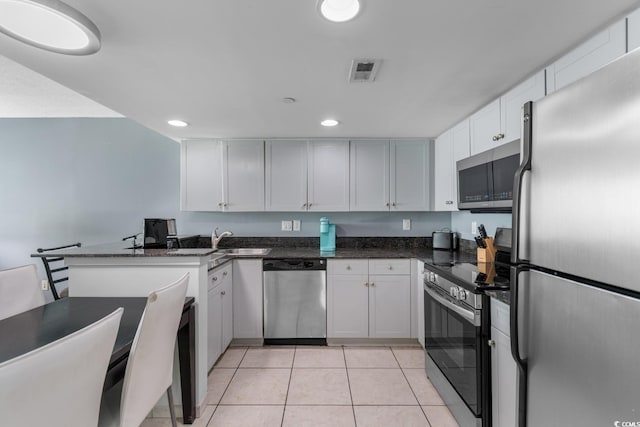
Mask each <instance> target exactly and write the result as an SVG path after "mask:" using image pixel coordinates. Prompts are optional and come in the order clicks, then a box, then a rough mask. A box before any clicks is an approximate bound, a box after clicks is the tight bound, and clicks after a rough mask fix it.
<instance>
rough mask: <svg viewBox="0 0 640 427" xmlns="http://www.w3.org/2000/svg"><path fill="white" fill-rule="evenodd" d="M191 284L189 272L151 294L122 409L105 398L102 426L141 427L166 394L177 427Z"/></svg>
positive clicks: (131, 355)
mask: <svg viewBox="0 0 640 427" xmlns="http://www.w3.org/2000/svg"><path fill="white" fill-rule="evenodd" d="M188 282H189V273H186V274H185V275H184V276H182V277H181V278H180V279H178V280H177V281H175V282H173V283H172V284H170V285H168V286H166V287H164V288H162V289H158V290H157V291H153V292H151V293H150V294H149V297H148V298H147V305H146V307H145V309H144V313H143V314H142V319H141V320H140V324H139V325H138V330H137V331H136V336H135V338H134V339H133V344H132V347H131V352H130V353H129V360H128V361H127V369H126V371H125V374H124V381H123V383H122V394H121V396H120V404H119V407H118V405H117V401H116V402H114V400H116V398H115V397H114V396H109V393H107V394H106V395H105V396H104V397H103V402H102V409H101V413H100V426H111V425H119V426H120V427H138V426H139V425H140V424H141V423H142V421H144V419H145V418H146V416H147V415H148V414H149V412H151V410H152V409H153V407H154V406H155V405H156V403H158V400H160V398H161V397H162V395H163V394H164V393H165V392H166V393H167V398H168V400H169V411H170V413H171V423H172V425H173V426H174V427H175V426H176V414H175V409H174V407H173V394H172V392H171V383H172V382H173V354H174V349H175V342H176V336H177V333H178V325H179V323H180V317H181V315H182V308H183V306H184V299H185V296H186V294H187V283H188ZM114 389H116V387H114Z"/></svg>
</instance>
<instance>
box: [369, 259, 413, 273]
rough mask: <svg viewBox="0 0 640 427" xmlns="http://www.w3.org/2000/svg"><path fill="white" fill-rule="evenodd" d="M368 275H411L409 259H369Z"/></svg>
mask: <svg viewBox="0 0 640 427" xmlns="http://www.w3.org/2000/svg"><path fill="white" fill-rule="evenodd" d="M369 274H411V260H409V259H401V258H398V259H393V258H392V259H371V260H369Z"/></svg>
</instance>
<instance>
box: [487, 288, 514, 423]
mask: <svg viewBox="0 0 640 427" xmlns="http://www.w3.org/2000/svg"><path fill="white" fill-rule="evenodd" d="M509 334H510V333H509V306H508V305H507V304H505V303H503V302H501V301H498V300H497V299H495V298H492V299H491V341H490V342H489V345H490V347H491V389H492V394H491V400H492V404H491V405H492V420H493V423H492V425H493V427H511V426H515V425H517V420H516V396H517V389H516V387H517V385H516V384H517V369H518V368H517V365H516V362H515V361H514V360H513V358H512V357H511V343H510V338H509V336H510V335H509Z"/></svg>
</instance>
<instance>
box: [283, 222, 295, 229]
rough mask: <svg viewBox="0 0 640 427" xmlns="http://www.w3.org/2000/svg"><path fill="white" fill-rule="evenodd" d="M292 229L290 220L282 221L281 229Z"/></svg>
mask: <svg viewBox="0 0 640 427" xmlns="http://www.w3.org/2000/svg"><path fill="white" fill-rule="evenodd" d="M291 230H293V223H292V221H282V231H291Z"/></svg>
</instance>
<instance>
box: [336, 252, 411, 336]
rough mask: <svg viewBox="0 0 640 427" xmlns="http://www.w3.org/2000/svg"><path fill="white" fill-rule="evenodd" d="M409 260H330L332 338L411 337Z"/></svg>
mask: <svg viewBox="0 0 640 427" xmlns="http://www.w3.org/2000/svg"><path fill="white" fill-rule="evenodd" d="M410 269H411V262H410V260H408V259H372V260H354V259H351V260H329V261H328V262H327V337H328V338H410V337H411V272H410Z"/></svg>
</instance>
